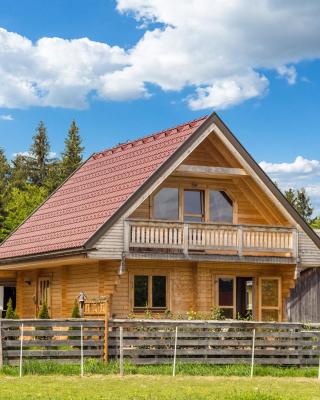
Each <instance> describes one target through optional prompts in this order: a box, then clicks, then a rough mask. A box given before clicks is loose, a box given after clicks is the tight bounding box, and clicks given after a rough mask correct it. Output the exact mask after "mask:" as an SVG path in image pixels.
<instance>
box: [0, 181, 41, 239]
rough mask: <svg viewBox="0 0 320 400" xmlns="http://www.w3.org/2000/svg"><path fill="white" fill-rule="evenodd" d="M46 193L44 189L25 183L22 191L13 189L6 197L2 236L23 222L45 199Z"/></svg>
mask: <svg viewBox="0 0 320 400" xmlns="http://www.w3.org/2000/svg"><path fill="white" fill-rule="evenodd" d="M47 195H48V192H47V190H46V189H45V188H44V187H39V186H36V185H34V184H31V183H26V184H25V187H24V189H19V188H17V187H15V188H13V189H12V190H11V191H10V195H8V199H7V203H6V205H5V208H4V210H5V215H6V218H5V221H4V224H3V234H4V235H8V234H9V233H10V232H12V231H14V230H15V229H16V228H17V227H18V226H19V225H20V224H21V222H22V221H24V220H25V219H26V218H27V217H28V216H29V215H30V214H31V213H32V211H33V210H34V209H35V208H36V207H38V206H39V205H40V204H41V203H42V202H43V200H44V199H45V198H46V197H47Z"/></svg>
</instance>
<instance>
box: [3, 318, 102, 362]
mask: <svg viewBox="0 0 320 400" xmlns="http://www.w3.org/2000/svg"><path fill="white" fill-rule="evenodd" d="M22 327H23V329H22ZM81 327H82V330H83V335H82V336H83V356H84V357H90V358H102V357H103V354H104V321H102V320H82V319H81V320H80V319H69V320H29V319H28V320H26V319H23V320H1V329H0V331H1V345H2V346H1V347H2V360H0V363H1V362H3V363H6V364H10V365H15V364H18V363H19V359H20V356H21V346H22V357H23V359H24V360H25V359H29V360H32V359H42V360H43V359H50V360H54V361H57V362H70V363H72V362H78V360H79V358H80V356H81ZM0 354H1V352H0Z"/></svg>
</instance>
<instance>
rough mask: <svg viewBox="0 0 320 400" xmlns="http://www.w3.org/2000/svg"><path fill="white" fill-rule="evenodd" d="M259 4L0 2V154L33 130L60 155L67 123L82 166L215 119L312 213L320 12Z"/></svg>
mask: <svg viewBox="0 0 320 400" xmlns="http://www.w3.org/2000/svg"><path fill="white" fill-rule="evenodd" d="M263 3H265V2H263V1H262V0H261V1H260V0H259V1H257V2H256V3H255V4H256V6H255V7H253V10H251V12H250V13H249V15H247V14H248V13H244V12H243V8H246V5H248V4H249V3H248V1H247V0H238V1H235V2H234V5H233V6H232V7H231V6H230V7H229V5H228V6H225V5H224V6H221V2H219V1H209V0H190V2H189V3H188V6H186V4H187V3H184V7H181V5H182V2H181V1H178V0H171V1H167V0H162V1H161V2H159V1H157V0H136V1H133V0H119V1H111V0H109V1H108V0H90V1H88V0H77V1H75V0H68V1H65V0H64V1H62V0H51V1H38V0H33V1H32V2H30V1H28V0H1V2H0V28H2V35H0V73H1V75H2V78H1V77H0V138H1V140H0V146H1V147H3V148H4V149H5V150H6V152H7V155H8V157H12V155H13V154H14V153H17V152H23V151H26V150H28V148H29V146H30V142H31V137H32V135H33V134H34V131H35V128H36V126H37V124H38V122H39V121H40V120H43V121H44V122H45V124H46V126H47V128H48V133H49V137H50V141H51V147H52V151H54V152H56V153H57V154H59V153H60V152H61V151H62V149H63V140H64V137H65V134H66V132H67V129H68V126H69V124H70V122H71V120H72V119H73V118H74V119H76V121H77V123H78V125H79V126H80V132H81V135H82V137H83V141H84V145H85V148H86V156H88V155H90V154H91V153H92V152H95V151H99V150H102V149H104V148H107V147H110V146H112V145H115V144H117V143H119V142H124V141H126V140H128V139H133V138H135V137H138V136H142V135H145V134H148V133H150V132H153V131H157V130H160V129H163V128H166V127H170V126H172V125H175V124H179V123H181V122H184V121H187V120H191V119H194V118H197V117H199V116H202V115H205V114H208V113H210V112H211V111H213V110H216V111H217V112H218V113H219V115H220V116H221V117H222V119H223V120H224V121H225V122H226V123H227V124H228V125H229V127H230V128H231V130H232V131H233V132H234V133H235V134H236V135H237V137H238V138H239V139H240V141H241V142H242V143H243V144H244V145H245V146H246V147H247V149H248V150H249V152H250V153H251V154H252V155H253V156H254V157H255V159H256V160H257V161H258V162H261V161H265V163H264V164H263V166H264V168H265V169H266V171H267V172H269V173H270V174H271V176H272V177H273V178H274V179H277V180H278V181H279V182H280V184H281V185H282V186H283V187H288V186H306V187H307V189H308V191H309V193H310V195H311V196H312V199H313V201H314V203H315V205H316V207H317V209H318V208H319V209H320V179H319V175H320V161H318V160H319V159H320V156H319V148H320V132H319V104H320V77H319V70H320V60H319V58H320V40H319V39H320V23H319V20H320V5H319V2H314V1H311V0H310V1H306V2H304V4H300V3H301V2H289V1H284V2H282V5H281V7H280V6H278V5H277V2H274V1H273V0H269V1H267V2H266V3H267V5H268V7H267V9H266V7H265V5H263ZM224 4H225V3H224ZM298 16H299V18H300V19H301V20H303V23H302V25H301V26H297V27H295V25H294V24H293V26H291V27H290V30H288V32H287V31H286V29H285V28H283V26H284V22H285V21H288V20H292V21H293V20H294V21H296V18H297V17H298ZM281 18H284V19H283V21H282V20H281ZM259 19H260V20H259ZM230 21H231V22H230ZM235 21H236V22H235ZM273 24H274V25H273ZM235 25H236V26H235ZM297 25H299V24H297ZM217 27H218V28H219V30H217V31H215V29H218V28H217ZM230 27H232V28H230ZM266 32H269V34H266ZM44 38H47V39H44ZM53 38H59V41H56V40H53ZM81 38H87V42H78V40H79V39H81ZM72 40H73V42H70V41H72ZM97 43H98V44H103V46H102V47H101V46H100V47H99V46H98V45H97ZM77 57H79V60H80V61H78V58H77ZM221 60H222V61H221ZM48 77H49V78H48ZM79 82H80V83H79ZM57 86H58V89H56V88H57ZM297 157H300V158H299V159H298V160H296V158H297ZM295 160H296V161H295Z"/></svg>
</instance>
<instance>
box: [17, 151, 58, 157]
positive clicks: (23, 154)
mask: <svg viewBox="0 0 320 400" xmlns="http://www.w3.org/2000/svg"><path fill="white" fill-rule="evenodd" d="M12 155H13V157H17V156H23V157H32V154H31V153H30V151H19V152H18V153H13V154H12ZM56 157H57V153H56V152H54V151H50V153H49V156H48V158H49V159H52V158H56Z"/></svg>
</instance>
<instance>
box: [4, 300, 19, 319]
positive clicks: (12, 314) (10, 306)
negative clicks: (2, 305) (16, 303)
mask: <svg viewBox="0 0 320 400" xmlns="http://www.w3.org/2000/svg"><path fill="white" fill-rule="evenodd" d="M5 319H19V316H18V314H17V311H16V310H14V309H13V304H12V299H11V297H10V299H9V301H8V303H7V311H6V315H5Z"/></svg>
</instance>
